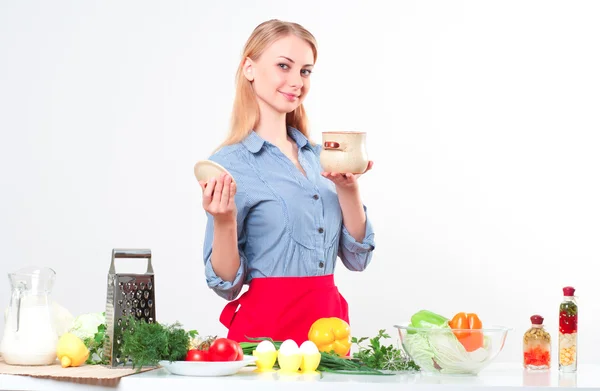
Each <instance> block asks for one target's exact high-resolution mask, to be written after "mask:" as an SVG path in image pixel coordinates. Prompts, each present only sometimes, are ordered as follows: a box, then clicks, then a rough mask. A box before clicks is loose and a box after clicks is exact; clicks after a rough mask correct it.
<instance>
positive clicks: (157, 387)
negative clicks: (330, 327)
mask: <svg viewBox="0 0 600 391" xmlns="http://www.w3.org/2000/svg"><path fill="white" fill-rule="evenodd" d="M307 383H310V385H309V384H307ZM307 387H310V390H311V391H312V390H336V391H358V390H365V391H367V390H368V391H371V390H395V391H397V390H413V389H414V390H444V391H450V390H470V391H478V390H480V391H484V390H491V389H512V390H526V389H531V387H536V388H539V387H541V388H553V389H560V390H581V389H586V390H599V391H600V364H598V365H593V364H588V365H580V366H579V369H578V371H577V372H576V373H572V374H562V373H559V372H558V370H557V369H556V368H553V369H551V370H550V371H544V372H528V371H524V370H523V369H521V367H520V365H519V364H516V363H515V364H509V363H494V364H491V365H490V366H489V367H488V368H486V369H484V370H483V371H482V372H480V373H479V375H477V376H461V375H427V374H423V373H419V374H410V375H407V374H397V375H395V376H364V375H363V376H356V375H338V374H327V373H325V374H323V377H322V378H320V379H319V378H318V377H317V378H315V377H303V376H278V375H277V374H268V373H265V374H255V373H253V372H252V368H244V369H243V370H242V371H240V372H238V373H237V374H236V375H234V376H226V377H188V376H176V375H172V374H170V373H169V372H168V371H167V370H166V369H164V368H160V369H156V370H153V371H149V372H145V373H140V374H136V375H131V376H127V377H124V378H122V379H121V380H120V382H119V383H118V385H117V386H115V387H103V386H89V385H82V384H77V383H71V382H65V381H57V380H50V379H38V378H33V377H28V376H15V375H0V390H14V391H24V390H32V391H54V390H56V391H58V390H60V391H77V390H98V391H100V390H109V389H110V390H119V391H122V390H126V391H133V390H144V391H162V390H177V391H186V390H194V391H197V390H207V389H222V388H224V389H226V390H230V389H238V390H245V391H251V390H257V391H258V390H259V391H271V390H273V391H275V390H277V391H281V390H282V389H285V391H293V390H302V391H306V388H307Z"/></svg>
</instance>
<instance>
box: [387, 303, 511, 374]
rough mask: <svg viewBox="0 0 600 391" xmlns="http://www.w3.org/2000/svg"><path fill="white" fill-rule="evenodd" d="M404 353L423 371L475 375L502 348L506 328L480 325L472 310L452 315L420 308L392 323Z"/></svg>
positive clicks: (506, 331)
mask: <svg viewBox="0 0 600 391" xmlns="http://www.w3.org/2000/svg"><path fill="white" fill-rule="evenodd" d="M394 327H395V328H397V329H398V332H399V334H400V341H401V342H402V346H403V348H404V350H405V351H406V353H408V355H409V356H410V357H411V358H412V359H413V361H414V362H415V363H416V364H417V365H418V366H419V367H421V370H422V371H423V372H426V373H440V374H468V375H476V374H478V373H479V372H480V371H481V370H482V369H483V368H485V367H486V366H488V365H489V364H490V363H491V362H492V361H493V360H494V359H495V358H496V356H498V354H499V353H500V352H501V351H502V348H503V347H504V343H505V341H506V335H507V333H508V331H509V329H508V328H506V327H502V326H491V327H487V326H486V327H485V328H484V327H483V324H482V322H481V320H480V319H479V317H478V316H477V315H476V314H472V313H465V312H460V313H458V314H456V315H455V316H454V317H453V318H452V319H447V318H445V317H443V316H442V315H439V314H436V313H433V312H431V311H427V310H422V311H419V312H417V313H416V314H414V315H413V316H412V317H411V321H410V323H406V324H400V325H395V326H394Z"/></svg>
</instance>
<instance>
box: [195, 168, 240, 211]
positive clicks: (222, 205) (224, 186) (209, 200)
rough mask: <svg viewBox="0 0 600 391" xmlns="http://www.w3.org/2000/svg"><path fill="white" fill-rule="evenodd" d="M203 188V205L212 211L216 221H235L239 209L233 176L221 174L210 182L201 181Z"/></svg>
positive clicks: (205, 208) (206, 209)
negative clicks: (236, 204)
mask: <svg viewBox="0 0 600 391" xmlns="http://www.w3.org/2000/svg"><path fill="white" fill-rule="evenodd" d="M199 183H200V187H201V188H202V190H203V192H202V207H203V208H204V210H205V211H207V212H208V213H210V214H211V215H212V216H213V218H214V219H215V222H235V221H236V218H237V209H236V206H235V192H236V186H235V182H233V180H232V178H231V176H229V175H228V174H225V173H223V174H221V175H219V176H218V177H217V178H211V179H210V180H209V181H208V182H204V181H200V182H199Z"/></svg>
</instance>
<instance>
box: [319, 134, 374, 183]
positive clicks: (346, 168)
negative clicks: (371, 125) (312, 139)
mask: <svg viewBox="0 0 600 391" xmlns="http://www.w3.org/2000/svg"><path fill="white" fill-rule="evenodd" d="M366 139H367V134H366V133H365V132H323V144H322V146H323V148H322V150H321V155H320V161H321V167H322V168H323V171H325V172H339V173H352V174H362V173H364V172H365V170H366V169H367V166H368V165H369V158H368V156H367V146H366Z"/></svg>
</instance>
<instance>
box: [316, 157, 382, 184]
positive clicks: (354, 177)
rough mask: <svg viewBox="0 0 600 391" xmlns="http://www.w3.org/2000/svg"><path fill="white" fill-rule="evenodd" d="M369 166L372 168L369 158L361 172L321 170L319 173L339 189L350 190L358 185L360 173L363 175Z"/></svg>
mask: <svg viewBox="0 0 600 391" xmlns="http://www.w3.org/2000/svg"><path fill="white" fill-rule="evenodd" d="M371 168H373V162H372V161H370V160H369V164H368V165H367V169H366V170H365V172H363V173H362V174H351V173H339V172H322V173H321V175H322V176H323V177H325V178H327V179H329V180H330V181H332V182H333V183H334V184H335V186H336V187H337V188H338V189H340V190H352V189H356V188H357V187H358V182H357V181H358V178H360V176H361V175H364V174H365V173H366V172H367V171H369V170H370V169H371Z"/></svg>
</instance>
